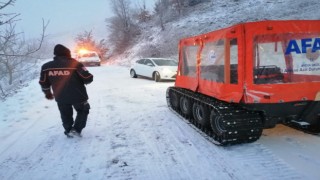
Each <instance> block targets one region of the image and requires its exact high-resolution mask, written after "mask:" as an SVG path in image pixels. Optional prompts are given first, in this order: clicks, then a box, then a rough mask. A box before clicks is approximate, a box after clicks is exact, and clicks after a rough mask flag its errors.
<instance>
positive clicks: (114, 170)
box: [0, 66, 320, 180]
mask: <svg viewBox="0 0 320 180" xmlns="http://www.w3.org/2000/svg"><path fill="white" fill-rule="evenodd" d="M89 71H90V72H92V73H93V74H94V75H95V78H94V82H93V83H92V84H90V85H88V86H87V88H88V93H89V96H90V101H89V102H90V104H91V107H92V109H91V112H90V114H89V120H88V124H87V127H86V129H84V131H83V136H84V137H83V138H74V139H68V138H66V137H65V136H64V135H63V129H62V125H61V120H60V117H59V112H58V109H57V106H56V103H55V102H54V101H48V100H45V99H44V96H43V94H42V92H41V90H40V87H39V85H38V82H37V80H34V81H33V82H32V83H31V84H30V85H29V86H28V87H25V88H23V89H21V91H20V92H18V94H16V95H15V96H13V97H9V98H8V99H7V100H6V101H5V102H1V104H0V114H1V115H0V139H1V143H0V179H1V180H12V179H13V180H20V179H21V180H25V179H28V180H32V179H37V180H42V179H49V180H51V179H52V180H58V179H59V180H60V179H67V180H68V179H84V180H87V179H98V180H100V179H101V180H105V179H116V180H122V179H139V180H140V179H150V180H151V179H152V180H154V179H155V180H158V179H159V180H167V179H175V180H176V179H190V180H191V179H192V180H193V179H219V180H220V179H222V180H229V179H232V180H238V179H239V180H242V179H243V180H247V179H266V180H269V179H279V180H280V179H281V180H289V179H303V180H305V179H310V180H316V179H320V171H319V170H318V169H319V166H320V151H319V149H320V137H319V136H312V135H308V134H304V133H301V132H299V131H296V130H293V129H290V128H287V127H285V126H281V125H279V126H277V127H276V128H274V129H271V130H265V131H264V132H263V136H262V137H261V139H259V140H258V141H257V142H255V143H251V144H242V145H236V146H231V147H219V146H216V145H213V144H212V143H210V142H209V141H207V140H206V139H205V138H203V137H202V136H201V135H199V133H197V132H196V131H195V130H194V129H193V128H192V127H190V126H189V125H188V124H186V123H185V121H183V120H181V119H180V118H179V117H177V116H176V115H175V114H174V113H172V112H171V111H170V110H169V109H168V108H167V105H166V100H165V92H166V88H167V87H168V86H172V85H173V82H161V83H155V82H154V81H152V80H148V79H142V78H138V79H132V78H130V77H129V69H128V68H125V67H119V66H101V67H91V68H89Z"/></svg>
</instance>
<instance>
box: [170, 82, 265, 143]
mask: <svg viewBox="0 0 320 180" xmlns="http://www.w3.org/2000/svg"><path fill="white" fill-rule="evenodd" d="M171 92H175V93H177V94H178V95H179V97H180V98H181V97H182V96H184V97H186V98H188V99H189V100H191V102H192V104H193V103H199V104H203V105H205V106H207V108H209V110H210V112H211V111H212V110H214V111H215V112H216V114H217V116H221V117H222V118H223V120H222V123H223V124H222V127H223V128H224V131H223V132H222V133H219V134H216V133H215V132H214V131H213V130H212V129H211V128H208V127H203V126H202V125H201V124H199V123H198V122H196V121H195V120H194V119H193V116H192V115H191V116H190V117H187V116H185V115H183V114H182V113H181V111H180V109H179V108H178V109H177V108H175V107H173V106H171V101H170V93H171ZM166 96H167V104H168V107H169V108H170V109H171V110H172V111H174V112H175V113H177V114H179V115H180V117H182V118H184V119H185V120H187V121H188V122H190V123H191V124H192V125H193V126H194V127H196V128H197V129H198V130H199V131H201V132H202V133H200V134H202V135H203V136H204V137H205V138H207V139H208V140H210V141H211V142H213V143H214V144H217V145H222V146H223V145H233V144H240V143H249V142H254V141H256V140H258V139H259V138H260V136H261V134H262V130H263V128H262V117H261V116H260V114H259V113H258V112H256V111H249V110H246V109H244V108H242V107H241V106H238V105H237V104H235V103H226V102H223V101H219V100H217V99H215V98H212V97H208V96H205V95H202V94H199V93H195V92H192V91H190V90H187V89H183V88H177V87H169V88H168V89H167V95H166Z"/></svg>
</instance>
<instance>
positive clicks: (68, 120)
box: [58, 102, 90, 133]
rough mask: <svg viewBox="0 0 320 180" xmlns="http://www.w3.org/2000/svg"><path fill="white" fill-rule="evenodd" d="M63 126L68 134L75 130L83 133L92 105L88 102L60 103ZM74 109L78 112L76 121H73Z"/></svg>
mask: <svg viewBox="0 0 320 180" xmlns="http://www.w3.org/2000/svg"><path fill="white" fill-rule="evenodd" d="M58 108H59V111H60V115H61V119H62V125H63V127H64V129H65V131H66V132H70V130H71V129H72V128H74V129H75V130H76V131H77V132H79V133H81V131H82V129H83V128H85V127H86V124H87V118H88V114H89V109H90V104H89V103H88V102H82V103H76V104H63V103H58ZM73 108H74V109H75V110H76V111H77V116H76V119H75V120H73Z"/></svg>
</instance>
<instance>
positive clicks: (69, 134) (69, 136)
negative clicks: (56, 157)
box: [64, 131, 73, 138]
mask: <svg viewBox="0 0 320 180" xmlns="http://www.w3.org/2000/svg"><path fill="white" fill-rule="evenodd" d="M64 134H65V135H66V136H67V138H73V136H72V133H71V132H67V131H65V132H64Z"/></svg>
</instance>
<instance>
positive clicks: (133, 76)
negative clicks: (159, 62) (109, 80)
mask: <svg viewBox="0 0 320 180" xmlns="http://www.w3.org/2000/svg"><path fill="white" fill-rule="evenodd" d="M130 76H131V77H132V78H136V77H137V74H136V71H134V69H131V70H130Z"/></svg>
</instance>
